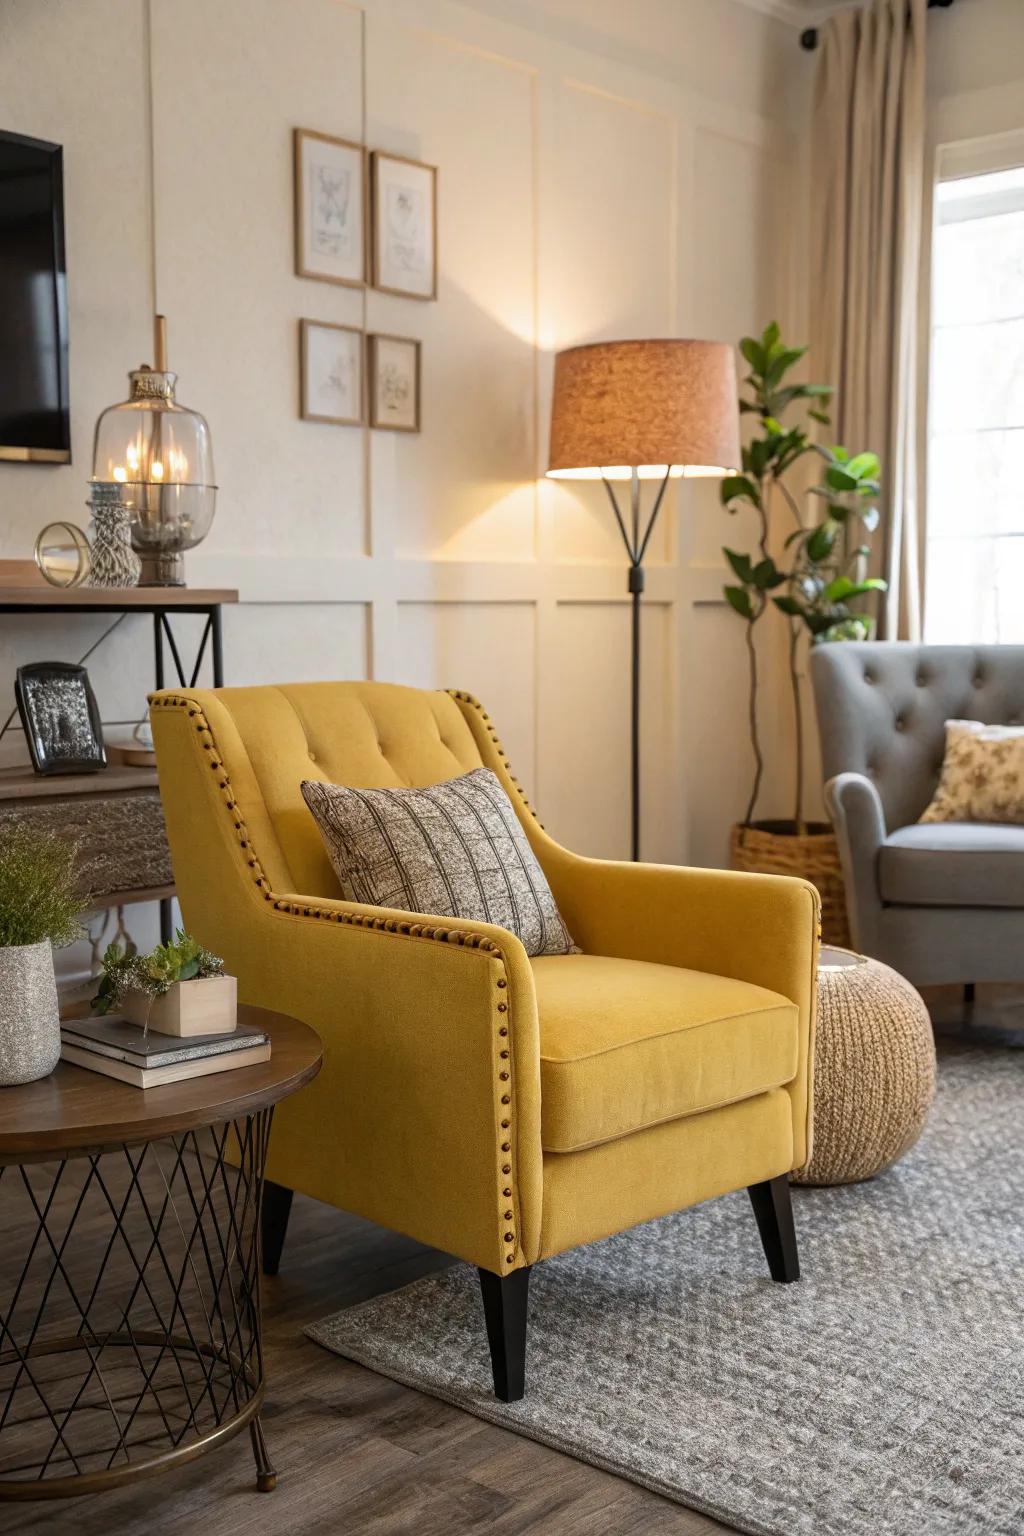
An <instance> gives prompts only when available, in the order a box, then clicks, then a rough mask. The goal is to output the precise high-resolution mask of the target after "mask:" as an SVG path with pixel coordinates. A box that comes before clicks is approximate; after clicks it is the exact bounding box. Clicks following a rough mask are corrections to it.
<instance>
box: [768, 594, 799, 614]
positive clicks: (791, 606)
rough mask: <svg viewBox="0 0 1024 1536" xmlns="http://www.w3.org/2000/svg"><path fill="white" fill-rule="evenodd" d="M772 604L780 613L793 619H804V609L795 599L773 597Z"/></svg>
mask: <svg viewBox="0 0 1024 1536" xmlns="http://www.w3.org/2000/svg"><path fill="white" fill-rule="evenodd" d="M772 602H773V603H774V604H775V606H776V608H777V609H778V610H779V612H780V613H786V614H788V615H789V617H790V618H791V619H798V618H802V617H803V609H802V608H801V606H800V604H799V603H798V602H797V600H796V598H795V597H773V598H772Z"/></svg>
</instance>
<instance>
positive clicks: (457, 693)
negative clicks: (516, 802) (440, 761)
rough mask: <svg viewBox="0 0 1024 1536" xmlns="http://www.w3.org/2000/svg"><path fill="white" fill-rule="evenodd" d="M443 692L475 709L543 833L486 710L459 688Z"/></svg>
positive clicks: (507, 771)
mask: <svg viewBox="0 0 1024 1536" xmlns="http://www.w3.org/2000/svg"><path fill="white" fill-rule="evenodd" d="M445 692H446V693H447V694H448V697H449V698H451V699H454V700H455V701H456V703H458V704H468V705H469V707H470V709H475V710H476V712H477V714H478V715H479V716H480V722H481V724H482V725H483V727H484V730H485V731H486V732H487V734H488V736H489V737H490V738H491V742H492V744H493V746H494V750H495V751H496V753H497V755H498V759H499V761H500V762H501V766H502V767H503V768H504V770H505V772H506V773H507V774H508V777H509V782H510V783H511V784H512V785H514V787H515V792H516V794H517V795H518V797H519V799H520V800H521V801H522V803H523V806H524V808H525V809H526V810H527V811H529V813H530V815H531V816H532V817H533V819H534V821H535V822H536V823H537V825H538V827H540V829H541V831H542V832H543V831H544V823H543V822H542V821H541V819H540V817H539V816H538V815H537V812H536V811H535V810H534V808H533V806H532V805H531V804H530V802H529V800H528V799H527V798H526V795H525V793H524V791H523V786H522V785H521V784H520V782H519V780H518V779H517V778H516V776H515V774H514V773H513V772H512V766H511V764H510V763H509V760H508V756H507V754H506V752H505V748H504V747H503V746H502V744H501V739H500V737H499V736H498V733H497V731H496V730H495V729H494V726H493V725H492V724H491V717H490V715H489V714H488V713H487V711H486V709H484V707H483V705H482V704H481V703H480V700H479V699H476V698H474V697H473V695H472V694H471V693H464V692H463V691H462V690H461V689H459V688H447V689H446V690H445Z"/></svg>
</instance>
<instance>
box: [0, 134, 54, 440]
mask: <svg viewBox="0 0 1024 1536" xmlns="http://www.w3.org/2000/svg"><path fill="white" fill-rule="evenodd" d="M8 162H11V174H12V175H13V177H14V179H15V182H18V181H19V180H20V178H23V177H31V175H33V174H35V175H38V176H45V177H46V178H47V179H48V182H49V195H50V242H49V243H50V264H49V267H48V269H47V272H46V275H47V276H48V278H49V283H50V287H51V290H52V291H51V294H50V299H51V301H52V304H53V328H54V335H55V337H56V343H57V345H56V358H55V381H54V382H55V385H56V395H57V398H56V401H55V404H54V409H53V413H52V414H53V415H54V416H55V418H56V431H55V433H54V441H53V442H52V444H51V445H50V446H46V447H43V446H40V445H39V444H38V443H35V444H34V443H32V442H30V441H29V442H25V441H22V442H10V441H8V440H7V439H8V438H9V437H10V436H11V433H10V432H9V431H5V430H4V428H3V427H2V426H0V460H6V461H7V462H9V463H15V464H70V463H71V403H70V388H69V382H68V379H69V369H68V282H67V256H66V252H65V247H64V149H63V146H62V145H60V144H52V143H50V142H49V140H47V139H33V138H30V137H29V136H28V135H27V134H24V133H9V132H6V131H0V179H2V178H3V175H4V171H5V167H6V166H7V163H8ZM5 365H6V364H5Z"/></svg>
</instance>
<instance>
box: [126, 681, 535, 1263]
mask: <svg viewBox="0 0 1024 1536" xmlns="http://www.w3.org/2000/svg"><path fill="white" fill-rule="evenodd" d="M454 697H456V698H458V699H461V700H462V701H463V702H467V703H470V704H472V705H473V706H474V708H476V709H477V710H479V711H480V714H481V716H482V717H483V720H484V722H485V724H487V726H488V730H489V732H490V734H491V736H492V738H493V739H494V742H495V744H496V745H497V747H498V751H499V754H500V756H501V759H502V762H503V763H504V764H505V766H506V769H507V767H508V760H507V758H506V757H505V754H504V752H503V751H502V749H501V744H500V742H498V738H497V736H496V735H495V733H494V730H493V728H492V727H491V726H490V724H489V722H488V717H487V716H486V715H485V714H484V713H483V710H482V709H481V708H480V705H479V704H478V703H477V702H476V700H475V699H472V698H471V697H470V695H469V694H455V695H454ZM149 705H150V708H151V709H184V710H186V711H187V713H188V718H189V719H190V720H194V721H195V722H196V725H195V729H196V732H197V733H198V734H199V735H200V736H203V737H205V738H206V739H205V740H203V742H202V743H201V745H202V748H203V751H204V752H209V753H210V754H211V757H210V767H211V768H212V769H214V770H216V771H218V772H220V773H222V774H223V777H222V778H221V779H220V781H219V784H218V787H219V789H220V791H221V794H222V795H223V797H224V808H225V810H226V811H227V812H228V814H229V816H230V818H231V822H232V825H233V827H234V830H235V832H236V834H237V835H238V845H239V847H240V848H242V849H244V850H246V859H245V862H246V866H247V867H248V868H249V869H251V870H252V871H253V882H254V884H255V885H257V886H258V887H259V888H260V889H261V891H262V893H263V899H264V901H270V902H272V903H273V907H274V911H275V912H286V913H288V914H290V915H291V916H296V917H310V918H313V919H314V920H318V921H324V922H334V923H340V924H341V925H342V926H348V927H353V928H365V929H372V930H375V931H377V932H382V933H398V934H402V935H403V936H405V937H408V938H414V939H427V940H430V941H432V942H434V943H440V944H457V945H459V946H461V947H462V948H463V949H476V950H479V951H481V953H483V954H488V955H493V956H494V958H495V960H497V961H498V962H499V963H500V964H502V965H504V964H505V956H504V954H503V953H502V950H501V949H500V947H499V946H498V945H497V944H496V943H495V942H494V940H493V939H490V938H488V937H487V936H486V935H484V934H482V933H466V932H463V931H462V930H460V929H452V928H445V927H443V926H438V927H434V926H432V925H429V924H427V923H415V922H406V921H404V920H403V919H401V918H394V917H387V918H385V917H373V916H371V915H369V914H368V913H362V912H336V911H333V910H331V909H329V908H326V907H317V906H315V905H314V906H307V905H305V904H304V903H303V904H300V903H298V902H294V901H284V900H283V899H282V898H281V897H280V896H275V894H274V892H273V890H272V888H271V885H270V881H269V880H268V879H267V877H266V875H265V874H264V872H263V866H262V865H261V863H260V861H259V858H258V857H257V855H256V852H255V850H254V849H253V847H252V845H251V843H250V841H249V835H248V828H247V827H246V824H245V821H244V819H243V817H242V815H241V812H240V811H239V809H238V802H237V801H236V800H235V798H234V794H233V791H232V788H231V782H230V779H229V778H228V775H227V770H226V768H225V767H224V764H223V763H222V762H221V761H220V758H219V756H218V755H217V744H216V741H215V739H214V735H213V731H212V730H211V728H210V725H209V722H208V721H207V719H206V716H205V714H204V713H203V711H202V709H200V707H199V706H198V705H197V704H196V702H195V700H194V699H188V698H183V697H182V696H181V695H179V694H161V695H150V697H149ZM512 782H513V784H516V780H515V779H513V780H512ZM516 787H517V790H518V784H516ZM518 792H519V794H520V797H521V799H522V800H523V803H524V804H525V805H526V807H527V809H528V810H529V811H530V814H531V816H533V817H534V819H535V820H536V813H535V812H534V811H533V809H532V807H530V806H529V803H528V802H527V801H526V797H525V795H523V794H522V791H521V790H518ZM496 985H497V987H498V988H499V989H501V990H502V991H505V990H506V989H507V988H508V979H507V977H505V976H499V977H498V978H497V980H496ZM496 1008H497V1012H498V1014H499V1016H500V1015H504V1014H507V1013H508V1003H507V1002H505V1001H504V1000H502V1001H501V1002H499V1003H498V1004H497V1005H496ZM498 1035H499V1037H500V1038H501V1039H507V1038H508V1025H507V1023H505V1022H500V1023H499V1027H498ZM498 1059H499V1061H511V1053H510V1052H509V1051H508V1050H499V1051H498ZM510 1078H511V1074H510V1072H509V1071H508V1070H507V1069H499V1070H498V1073H497V1080H498V1082H499V1083H508V1082H510ZM500 1102H501V1104H502V1105H504V1106H510V1105H511V1103H512V1096H511V1093H503V1094H501V1095H500ZM510 1114H511V1109H509V1115H510ZM511 1124H512V1122H511V1119H510V1118H507V1119H503V1120H502V1121H501V1129H502V1130H503V1131H508V1130H509V1128H510V1126H511ZM511 1147H512V1143H511V1140H506V1141H503V1142H501V1143H500V1146H499V1150H500V1151H501V1152H502V1153H506V1154H507V1153H508V1152H510V1151H511ZM500 1167H501V1173H502V1175H503V1176H504V1177H505V1178H507V1177H508V1175H509V1174H510V1173H511V1172H512V1165H511V1163H502V1164H501V1165H500ZM499 1196H500V1198H501V1199H502V1200H503V1201H504V1200H510V1199H511V1198H512V1188H511V1186H510V1185H502V1187H501V1188H500V1190H499ZM499 1215H500V1217H501V1219H502V1220H503V1221H506V1222H514V1215H515V1213H514V1211H512V1210H502V1209H501V1208H500V1207H499ZM502 1240H503V1241H504V1243H506V1244H507V1245H511V1246H510V1251H509V1252H508V1253H507V1255H506V1258H505V1262H506V1264H514V1263H515V1262H516V1234H515V1230H514V1226H513V1228H512V1229H511V1230H509V1231H505V1232H503V1233H502Z"/></svg>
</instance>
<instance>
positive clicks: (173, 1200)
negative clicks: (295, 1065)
mask: <svg viewBox="0 0 1024 1536" xmlns="http://www.w3.org/2000/svg"><path fill="white" fill-rule="evenodd" d="M272 1115H273V1109H272V1108H265V1109H262V1110H259V1111H258V1112H256V1113H254V1114H252V1115H249V1116H247V1117H245V1118H244V1119H239V1120H234V1121H229V1122H227V1123H225V1124H222V1125H215V1126H206V1127H202V1128H199V1129H197V1130H193V1131H186V1132H182V1133H180V1134H177V1135H175V1136H173V1137H168V1138H165V1139H162V1140H154V1141H149V1142H145V1143H143V1144H141V1145H124V1146H119V1147H116V1148H109V1149H102V1150H97V1151H95V1152H88V1153H82V1154H77V1153H76V1154H75V1155H73V1156H68V1157H66V1158H64V1159H61V1160H59V1161H47V1162H36V1163H23V1162H21V1163H11V1164H9V1165H7V1166H0V1227H2V1230H3V1233H4V1240H3V1244H2V1247H0V1501H3V1500H5V1499H39V1498H64V1497H69V1496H73V1495H77V1494H82V1493H94V1492H99V1491H100V1490H102V1489H107V1488H112V1487H115V1486H117V1485H118V1484H120V1483H125V1482H129V1481H132V1480H134V1479H136V1478H140V1477H145V1476H148V1475H150V1474H152V1473H155V1472H158V1471H163V1470H165V1469H166V1468H167V1467H170V1466H173V1465H176V1464H178V1463H181V1462H185V1461H190V1460H191V1459H192V1458H193V1457H195V1456H199V1455H201V1454H203V1453H204V1452H206V1451H209V1450H212V1449H213V1448H214V1447H215V1446H217V1445H220V1444H222V1443H223V1442H224V1441H225V1440H228V1439H230V1437H231V1436H232V1435H234V1434H237V1433H238V1432H239V1431H240V1430H242V1429H244V1428H245V1427H246V1425H248V1427H249V1431H250V1435H251V1438H252V1447H253V1455H254V1458H255V1462H256V1486H257V1488H259V1489H260V1490H261V1491H263V1492H269V1491H270V1490H271V1489H272V1488H273V1487H274V1485H275V1482H276V1473H275V1472H274V1469H273V1467H272V1466H271V1464H270V1460H269V1457H268V1454H267V1448H266V1444H265V1442H264V1439H263V1430H262V1426H261V1424H260V1419H259V1413H260V1407H261V1405H262V1402H263V1353H262V1341H261V1335H260V1235H259V1228H260V1221H259V1215H260V1202H261V1199H262V1189H263V1167H264V1160H265V1157H266V1149H267V1142H268V1140H269V1136H270V1125H271V1118H272Z"/></svg>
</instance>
